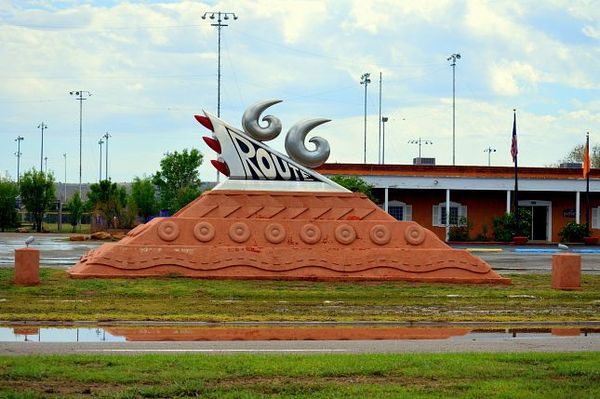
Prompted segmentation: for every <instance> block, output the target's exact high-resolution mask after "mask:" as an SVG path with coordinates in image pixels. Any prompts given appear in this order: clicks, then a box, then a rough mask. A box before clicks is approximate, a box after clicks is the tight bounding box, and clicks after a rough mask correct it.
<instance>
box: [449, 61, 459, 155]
mask: <svg viewBox="0 0 600 399" xmlns="http://www.w3.org/2000/svg"><path fill="white" fill-rule="evenodd" d="M450 60H452V64H450V66H451V67H452V165H456V60H460V54H458V53H456V54H452V55H451V56H450V57H448V59H447V60H446V61H450Z"/></svg>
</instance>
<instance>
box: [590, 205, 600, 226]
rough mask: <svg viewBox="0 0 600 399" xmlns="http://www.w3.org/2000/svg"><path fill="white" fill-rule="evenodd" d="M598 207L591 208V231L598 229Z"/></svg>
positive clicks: (599, 223) (599, 219) (599, 224)
mask: <svg viewBox="0 0 600 399" xmlns="http://www.w3.org/2000/svg"><path fill="white" fill-rule="evenodd" d="M599 216H600V206H598V207H596V208H592V229H600V217H599Z"/></svg>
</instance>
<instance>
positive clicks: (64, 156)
mask: <svg viewBox="0 0 600 399" xmlns="http://www.w3.org/2000/svg"><path fill="white" fill-rule="evenodd" d="M63 158H64V159H65V185H64V187H63V192H64V201H65V202H67V153H66V152H65V153H64V154H63Z"/></svg>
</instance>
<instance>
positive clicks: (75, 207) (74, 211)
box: [65, 191, 84, 232]
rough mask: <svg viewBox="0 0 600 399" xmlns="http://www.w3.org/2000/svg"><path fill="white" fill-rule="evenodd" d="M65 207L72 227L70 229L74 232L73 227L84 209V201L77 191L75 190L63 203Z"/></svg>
mask: <svg viewBox="0 0 600 399" xmlns="http://www.w3.org/2000/svg"><path fill="white" fill-rule="evenodd" d="M65 209H66V210H67V211H68V212H69V222H70V223H71V226H72V227H73V230H72V231H73V232H75V227H77V225H78V224H79V221H80V220H81V216H82V215H83V210H84V203H83V201H82V200H81V196H80V195H79V191H76V192H75V194H73V196H72V197H71V198H69V201H68V202H67V203H66V204H65Z"/></svg>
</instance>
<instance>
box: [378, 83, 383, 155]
mask: <svg viewBox="0 0 600 399" xmlns="http://www.w3.org/2000/svg"><path fill="white" fill-rule="evenodd" d="M382 86H383V73H382V72H381V71H380V72H379V118H378V122H377V128H378V129H377V131H378V133H379V135H378V142H377V147H378V149H377V151H378V154H377V161H378V162H379V163H380V164H381V163H382V162H381V158H382V156H381V146H382V145H381V137H382V136H381V125H382V122H381V95H382V91H383V88H382Z"/></svg>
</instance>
